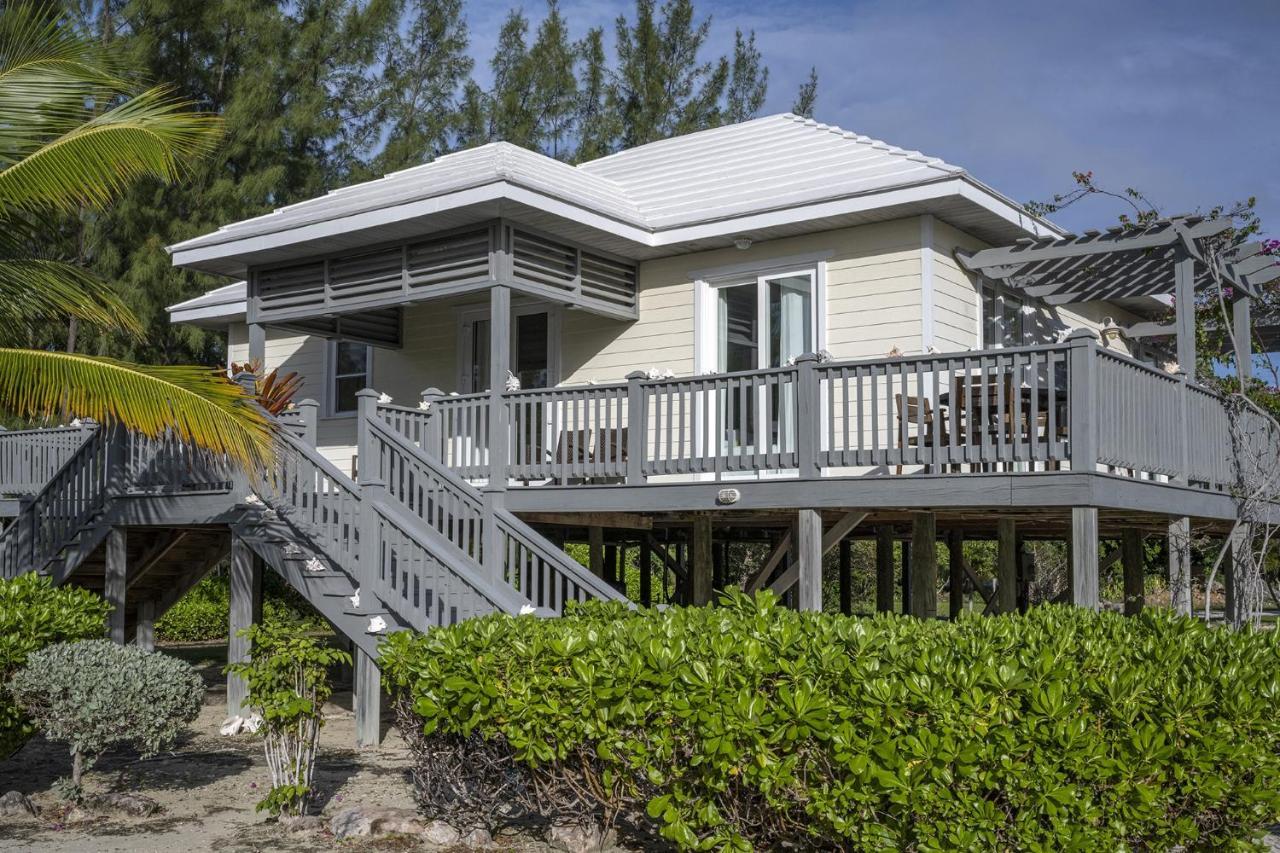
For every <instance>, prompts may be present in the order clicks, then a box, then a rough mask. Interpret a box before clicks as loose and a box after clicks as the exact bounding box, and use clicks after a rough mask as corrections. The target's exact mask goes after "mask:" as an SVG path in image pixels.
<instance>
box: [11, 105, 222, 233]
mask: <svg viewBox="0 0 1280 853" xmlns="http://www.w3.org/2000/svg"><path fill="white" fill-rule="evenodd" d="M189 107H190V104H189V103H186V102H183V101H177V100H174V99H172V98H171V97H170V96H169V91H168V89H166V88H164V87H156V88H152V89H148V90H147V91H145V92H143V93H141V94H139V95H137V96H136V97H134V98H131V99H130V100H128V101H126V102H124V103H123V104H120V105H119V106H117V107H114V108H112V109H110V110H108V111H106V112H105V113H102V114H101V115H98V116H95V117H94V118H91V119H90V120H89V121H87V122H85V123H84V124H82V125H80V126H79V127H77V128H75V129H74V130H71V131H69V132H67V133H65V134H63V135H62V136H60V137H58V138H57V139H54V140H53V141H51V142H49V143H47V144H45V145H42V146H41V147H40V148H39V149H37V150H35V151H33V152H31V153H30V154H28V155H27V156H25V157H23V158H22V159H21V160H19V161H18V162H16V163H14V164H13V165H11V166H9V167H8V168H5V169H3V170H0V206H4V205H12V206H19V207H32V206H42V205H43V206H50V207H53V208H57V209H63V210H72V209H74V208H76V207H78V206H81V205H87V206H91V207H92V206H101V205H104V204H106V203H108V202H110V201H111V200H112V199H113V198H114V197H115V196H117V195H118V194H119V193H120V191H122V190H123V189H124V188H125V187H126V186H128V185H129V184H131V183H132V182H133V181H135V180H137V179H139V178H142V177H146V176H152V177H156V178H159V179H161V180H163V181H173V180H175V179H176V178H177V177H178V176H179V174H180V173H181V172H182V171H183V169H184V168H185V167H186V166H187V164H188V163H189V162H190V161H191V160H192V159H193V158H197V157H200V156H203V155H204V154H206V153H208V152H209V151H210V150H211V149H212V148H213V146H214V144H215V143H216V142H217V140H218V138H219V136H220V134H221V129H222V123H221V120H220V119H218V118H217V117H215V116H209V115H204V114H200V113H192V112H190V111H189V109H188V108H189Z"/></svg>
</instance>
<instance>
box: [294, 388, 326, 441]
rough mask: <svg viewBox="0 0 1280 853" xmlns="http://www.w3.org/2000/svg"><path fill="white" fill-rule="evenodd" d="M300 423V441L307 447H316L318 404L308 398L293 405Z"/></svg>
mask: <svg viewBox="0 0 1280 853" xmlns="http://www.w3.org/2000/svg"><path fill="white" fill-rule="evenodd" d="M294 407H295V408H296V409H297V410H298V415H299V417H300V420H301V421H302V440H303V442H304V443H306V445H307V447H315V446H316V426H317V424H318V423H319V412H320V404H319V403H317V402H316V401H315V400H312V399H310V398H308V399H306V400H302V401H300V402H298V403H295V404H294Z"/></svg>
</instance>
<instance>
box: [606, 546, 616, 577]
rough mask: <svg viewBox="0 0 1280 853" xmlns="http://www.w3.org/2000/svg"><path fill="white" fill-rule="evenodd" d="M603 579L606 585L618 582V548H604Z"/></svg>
mask: <svg viewBox="0 0 1280 853" xmlns="http://www.w3.org/2000/svg"><path fill="white" fill-rule="evenodd" d="M604 579H605V582H606V583H611V584H612V583H617V582H618V546H617V545H605V546H604Z"/></svg>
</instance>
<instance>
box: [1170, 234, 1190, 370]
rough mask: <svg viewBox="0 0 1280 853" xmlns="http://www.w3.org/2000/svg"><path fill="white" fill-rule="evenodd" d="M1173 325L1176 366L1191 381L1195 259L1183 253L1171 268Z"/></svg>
mask: <svg viewBox="0 0 1280 853" xmlns="http://www.w3.org/2000/svg"><path fill="white" fill-rule="evenodd" d="M1173 277H1174V306H1173V308H1174V315H1175V319H1174V323H1175V325H1176V326H1177V330H1178V334H1177V339H1178V366H1179V367H1180V368H1182V372H1183V373H1185V374H1187V376H1188V377H1190V378H1191V379H1192V380H1194V379H1195V376H1196V295H1195V287H1196V259H1195V258H1192V257H1189V256H1188V255H1186V254H1185V253H1184V254H1182V255H1181V257H1180V258H1179V259H1178V260H1177V262H1176V263H1175V265H1174V268H1173Z"/></svg>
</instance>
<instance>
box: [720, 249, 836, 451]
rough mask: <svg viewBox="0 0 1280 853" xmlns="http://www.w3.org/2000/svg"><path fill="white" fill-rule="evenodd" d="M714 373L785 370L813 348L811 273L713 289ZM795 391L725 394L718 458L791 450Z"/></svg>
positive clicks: (775, 389) (789, 388)
mask: <svg viewBox="0 0 1280 853" xmlns="http://www.w3.org/2000/svg"><path fill="white" fill-rule="evenodd" d="M714 287H715V290H716V292H715V297H716V312H717V325H716V353H717V357H716V362H717V363H716V372H717V373H735V372H739V371H748V370H764V369H767V368H771V367H784V366H786V365H788V364H791V363H793V361H794V359H795V358H796V357H797V356H799V355H801V354H803V353H806V352H811V351H812V350H813V348H814V340H815V337H816V335H815V326H816V322H815V311H814V303H813V299H814V296H813V291H814V274H813V272H812V271H808V270H807V271H803V272H795V273H786V274H782V275H769V276H760V277H758V278H756V279H754V280H749V281H738V282H726V283H723V284H716V285H714ZM794 400H795V398H794V388H793V387H792V386H790V385H781V386H779V385H777V384H774V385H772V386H771V387H769V388H767V389H766V388H764V387H760V388H756V389H754V390H753V391H752V392H751V393H747V394H743V393H728V392H724V393H722V394H721V395H720V398H719V399H718V400H717V401H716V408H717V409H718V410H719V412H720V413H722V418H723V421H722V423H723V442H724V444H725V447H724V448H723V449H722V452H727V453H732V454H745V453H759V452H778V451H782V452H787V451H790V450H793V449H794V442H795V423H794V415H793V412H794V410H795V406H794Z"/></svg>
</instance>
